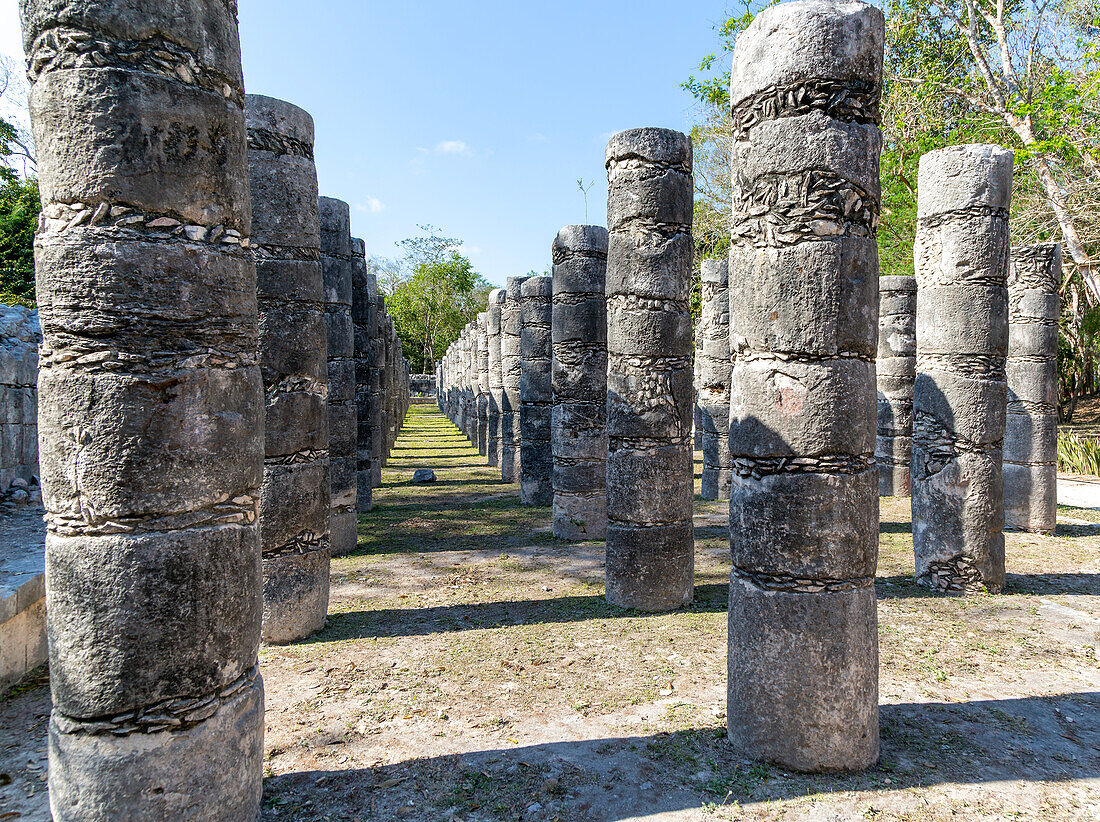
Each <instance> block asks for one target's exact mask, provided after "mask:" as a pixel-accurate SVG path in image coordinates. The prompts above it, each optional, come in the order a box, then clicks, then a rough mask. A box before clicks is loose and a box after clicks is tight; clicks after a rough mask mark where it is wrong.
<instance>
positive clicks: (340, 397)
mask: <svg viewBox="0 0 1100 822" xmlns="http://www.w3.org/2000/svg"><path fill="white" fill-rule="evenodd" d="M318 206H319V209H320V215H321V269H322V273H323V275H324V287H325V333H326V337H327V339H328V437H329V441H328V453H329V467H330V471H331V476H330V481H329V488H330V491H331V498H330V500H329V506H330V513H329V526H328V527H329V545H330V547H331V549H332V555H333V556H337V557H338V556H344V555H346V554H350V553H351V552H352V551H354V550H355V543H356V539H357V533H356V532H357V530H358V520H357V518H356V498H355V492H356V486H357V482H358V479H357V451H358V439H357V431H358V429H357V420H356V413H355V329H354V326H353V324H352V317H351V304H352V280H353V278H354V274H355V269H356V259H355V254H354V253H353V247H352V240H351V208H350V207H349V206H348V204H347V203H345V202H344V201H342V200H334V199H332V198H331V197H321V198H319V201H318ZM365 264H366V261H365V260H364V267H365Z"/></svg>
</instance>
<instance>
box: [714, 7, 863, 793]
mask: <svg viewBox="0 0 1100 822" xmlns="http://www.w3.org/2000/svg"><path fill="white" fill-rule="evenodd" d="M884 39H885V23H884V20H883V16H882V12H881V11H879V10H878V9H876V8H873V7H872V6H869V5H866V4H864V3H860V2H850V1H849V2H844V1H842V2H822V0H810V2H794V3H783V4H781V5H778V6H773V7H771V8H768V9H766V10H765V11H763V12H761V13H760V14H759V15H757V17H756V19H755V20H754V21H753V22H752V23H751V24H750V25H749V26H748V28H746V29H745V31H744V32H742V33H741V35H740V36H739V37H738V38H737V45H736V48H735V50H734V55H733V71H732V75H731V88H730V98H731V100H732V115H733V128H734V135H735V136H734V143H733V162H732V168H733V177H732V182H733V186H732V195H733V200H732V202H733V210H732V216H731V226H732V246H731V249H730V258H729V259H730V265H729V290H730V328H731V329H732V332H733V333H732V345H731V348H732V358H733V370H732V373H731V378H730V385H731V395H730V453H731V456H732V459H733V463H734V476H733V479H732V487H731V490H730V549H731V564H732V573H731V578H730V610H729V629H730V630H729V656H728V660H729V696H728V708H727V725H728V729H729V737H730V741H731V742H733V744H734V745H735V746H736V747H738V748H739V749H740V750H741V751H743V752H744V754H745V755H747V756H750V757H752V758H755V759H763V760H766V761H771V762H776V763H778V764H780V765H781V766H782V767H785V768H791V769H794V770H801V771H846V770H858V769H861V768H866V767H869V766H871V765H872V764H874V762H875V760H876V759H877V758H878V750H879V747H878V740H879V737H878V634H877V624H876V623H877V615H876V608H875V588H874V577H875V568H876V565H877V552H878V493H877V490H878V489H877V486H878V474H877V471H876V469H875V461H874V449H875V350H876V346H877V341H878V327H877V325H878V323H877V315H878V254H877V246H876V243H875V230H876V226H877V224H878V217H879V207H880V206H879V204H880V191H879V154H880V150H881V146H882V138H881V136H880V133H879V129H878V120H879V100H880V97H881V93H882V57H883V42H884Z"/></svg>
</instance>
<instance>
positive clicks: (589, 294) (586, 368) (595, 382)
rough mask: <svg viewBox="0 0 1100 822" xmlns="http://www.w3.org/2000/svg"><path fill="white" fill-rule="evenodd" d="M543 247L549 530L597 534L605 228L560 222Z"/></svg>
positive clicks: (601, 490) (602, 490)
mask: <svg viewBox="0 0 1100 822" xmlns="http://www.w3.org/2000/svg"><path fill="white" fill-rule="evenodd" d="M551 253H552V257H553V261H554V273H553V279H554V307H553V323H552V328H553V333H552V339H553V347H554V348H553V364H552V366H551V388H552V391H553V400H554V410H553V416H552V417H551V425H550V444H551V449H552V452H553V458H554V469H553V485H554V503H553V505H554V508H553V526H552V527H553V533H554V536H555V537H557V538H558V539H570V540H574V539H575V540H599V539H603V538H604V536H605V535H606V534H607V493H606V479H607V476H606V475H607V299H606V297H605V296H604V288H605V282H606V275H607V229H605V228H603V227H602V226H594V225H570V226H566V227H565V228H563V229H562V230H561V231H559V232H558V236H557V237H555V238H554V245H553V248H552V252H551Z"/></svg>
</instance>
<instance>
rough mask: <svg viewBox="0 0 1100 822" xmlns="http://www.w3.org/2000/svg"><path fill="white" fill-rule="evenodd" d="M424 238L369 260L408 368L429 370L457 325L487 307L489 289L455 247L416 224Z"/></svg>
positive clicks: (458, 328) (459, 327) (451, 339)
mask: <svg viewBox="0 0 1100 822" xmlns="http://www.w3.org/2000/svg"><path fill="white" fill-rule="evenodd" d="M421 229H422V230H424V231H425V232H426V236H420V237H411V238H409V239H406V240H402V241H401V242H400V243H398V246H399V247H400V248H402V249H403V250H404V255H403V256H402V257H401V258H399V259H398V260H394V261H375V268H376V272H378V271H380V272H382V277H384V279H385V280H386V283H387V285H386V287H385V290H386V291H387V292H388V294H387V297H386V309H387V311H389V313H390V316H391V317H393V322H394V326H395V327H396V329H397V334H398V336H399V337H400V338H401V347H402V349H403V351H404V353H405V359H407V360H408V361H409V365H410V367H411V368H412V369H413V370H414V371H416V372H417V373H421V374H430V373H432V372H433V371H434V370H435V364H436V359H437V355H439V354H441V353H442V352H444V351H446V350H447V346H449V345H450V344H451V343H452V342H454V341H455V340H456V339H458V335H459V334H460V333H461V332H462V329H463V327H464V326H465V325H466V323H468V322H470V320H472V319H474V318H475V317H476V316H477V315H478V313H479V312H481V311H484V310H485V309H486V308H487V306H488V304H489V291H490V289H491V286H490V285H489V284H488V283H487V282H486V281H485V280H484V279H483V278H482V277H481V276H480V275H479V274H478V273H477V272H476V271H474V269H473V266H472V265H471V263H470V260H469V259H468V258H466V257H464V256H463V255H462V254H460V253H459V251H458V248H460V247H461V243H460V242H459V241H458V240H455V239H454V238H451V237H444V236H442V235H441V234H440V233H439V232H438V230H437V229H435V228H433V227H432V226H421Z"/></svg>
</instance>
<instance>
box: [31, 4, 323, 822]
mask: <svg viewBox="0 0 1100 822" xmlns="http://www.w3.org/2000/svg"><path fill="white" fill-rule="evenodd" d="M20 11H21V18H22V26H23V35H24V45H25V47H26V51H27V54H28V58H29V59H28V66H29V68H30V72H29V76H30V80H31V91H30V100H29V102H30V115H31V123H32V127H33V130H34V136H35V144H36V147H37V150H38V173H39V185H40V192H41V195H42V201H43V204H44V211H43V215H44V218H45V219H44V220H43V223H42V226H41V230H40V231H39V233H38V236H37V238H36V242H35V257H36V279H37V288H38V303H39V309H40V319H41V325H42V335H43V341H42V349H41V355H40V357H39V368H40V372H39V390H40V396H39V412H38V413H39V429H40V434H41V443H42V447H41V453H40V464H41V477H42V485H43V500H44V505H45V508H46V519H47V525H48V531H47V535H46V575H47V578H48V580H49V584H48V586H47V591H46V599H47V619H48V621H49V633H50V684H51V688H52V697H53V710H52V713H51V715H50V721H49V729H48V733H49V770H50V783H49V789H50V804H51V808H52V816H53V819H55V820H58V822H68V821H69V820H81V822H98V821H99V820H102V821H103V822H106V821H107V820H120V819H123V820H130V819H134V820H136V819H179V820H195V822H198V820H226V821H227V822H228V821H229V820H238V819H252V818H255V817H256V816H257V814H258V813H259V805H260V790H261V777H262V756H263V686H262V683H261V681H260V679H259V678H258V675H257V670H258V669H257V646H258V644H259V639H260V618H261V590H262V588H261V573H260V552H259V526H258V524H257V506H258V500H259V497H260V484H261V479H262V473H263V439H262V431H263V414H264V408H263V384H262V382H261V376H260V366H259V363H258V361H257V356H256V351H257V345H258V328H257V305H256V268H255V266H254V264H253V261H252V255H251V253H250V252H249V250H248V249H249V247H250V245H251V237H250V235H251V233H252V226H251V220H250V209H249V195H248V192H249V180H248V168H247V159H246V152H247V142H246V132H245V116H244V111H243V110H242V103H243V90H242V80H241V63H240V44H239V40H238V36H237V21H236V18H235V16H234V14H233V13H232V12H231V11H230V6H229V5H228V4H226V3H223V2H215V1H214V0H189V1H188V2H184V3H176V4H172V5H170V6H167V5H166V6H159V5H156V4H140V8H139V5H135V4H129V5H127V4H102V3H100V4H89V3H84V2H65V1H64V0H62V1H59V2H45V0H26V2H23V3H21V4H20ZM121 51H124V52H125V53H126V54H127V55H128V59H126V60H121V59H119V57H118V54H119V52H121ZM314 196H315V197H316V193H315V194H314ZM62 215H64V216H62ZM322 345H323V339H322ZM322 350H323V349H322ZM15 815H16V816H18V815H19V813H18V812H16V813H15Z"/></svg>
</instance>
